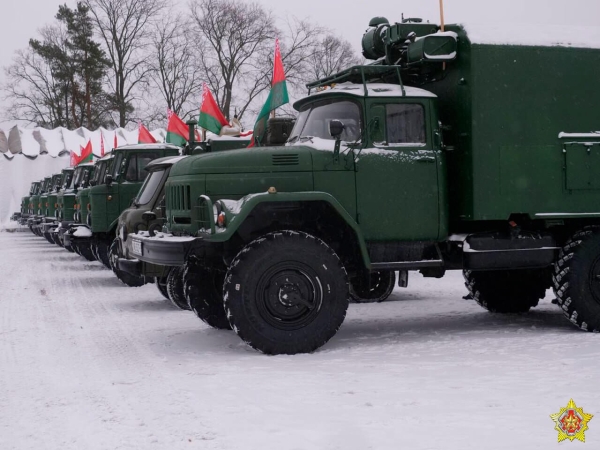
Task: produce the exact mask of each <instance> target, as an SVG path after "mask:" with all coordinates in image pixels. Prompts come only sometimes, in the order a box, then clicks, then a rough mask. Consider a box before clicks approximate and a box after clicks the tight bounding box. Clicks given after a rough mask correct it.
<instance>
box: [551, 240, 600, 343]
mask: <svg viewBox="0 0 600 450" xmlns="http://www.w3.org/2000/svg"><path fill="white" fill-rule="evenodd" d="M552 281H553V283H554V292H555V294H556V299H557V300H558V305H559V306H560V308H561V309H562V311H563V313H564V315H565V317H566V318H567V319H569V321H570V322H571V323H572V324H573V325H575V326H576V327H578V328H579V329H581V330H584V331H593V332H596V333H597V332H600V229H598V228H586V229H584V230H582V231H580V232H578V233H575V235H573V237H572V238H571V239H569V240H568V241H567V243H566V244H565V246H564V247H563V248H562V249H561V251H560V252H559V257H558V261H557V262H556V264H555V265H554V276H553V277H552Z"/></svg>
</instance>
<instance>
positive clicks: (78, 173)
mask: <svg viewBox="0 0 600 450" xmlns="http://www.w3.org/2000/svg"><path fill="white" fill-rule="evenodd" d="M83 172H84V169H83V167H78V168H77V169H76V170H75V175H74V176H73V184H72V185H71V188H72V189H75V188H76V187H79V186H80V185H81V180H82V179H83Z"/></svg>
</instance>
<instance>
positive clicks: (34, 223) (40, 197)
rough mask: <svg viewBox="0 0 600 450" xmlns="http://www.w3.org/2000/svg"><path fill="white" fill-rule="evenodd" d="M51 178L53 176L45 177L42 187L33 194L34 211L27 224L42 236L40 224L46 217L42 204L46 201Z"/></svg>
mask: <svg viewBox="0 0 600 450" xmlns="http://www.w3.org/2000/svg"><path fill="white" fill-rule="evenodd" d="M51 178H52V177H46V178H43V179H42V180H41V181H40V187H39V189H38V191H37V192H36V193H35V195H32V196H31V203H32V213H31V216H30V217H29V219H28V220H27V225H28V226H29V229H30V230H31V231H32V232H33V234H35V235H37V236H40V237H42V236H43V235H42V233H41V231H40V227H39V224H40V223H42V221H43V219H44V208H43V207H42V204H43V203H44V202H45V201H46V198H47V193H48V188H49V185H50V180H51Z"/></svg>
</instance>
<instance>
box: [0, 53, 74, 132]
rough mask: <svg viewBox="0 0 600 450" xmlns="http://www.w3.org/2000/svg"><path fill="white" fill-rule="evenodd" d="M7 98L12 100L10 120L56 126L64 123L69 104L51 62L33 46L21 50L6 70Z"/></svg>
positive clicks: (5, 85) (5, 89)
mask: <svg viewBox="0 0 600 450" xmlns="http://www.w3.org/2000/svg"><path fill="white" fill-rule="evenodd" d="M4 73H5V75H6V83H5V84H4V85H3V86H2V90H3V92H4V98H5V99H6V100H7V101H9V102H10V107H9V108H7V112H8V116H7V118H8V119H15V120H25V121H27V122H31V123H35V124H39V125H45V126H48V127H52V128H54V127H56V126H60V125H62V120H63V118H64V112H65V108H66V107H67V105H66V104H65V103H64V101H63V99H62V95H61V89H60V88H59V83H58V82H57V80H56V79H55V78H54V77H53V75H52V70H51V68H50V66H49V65H48V63H47V62H46V61H45V60H44V59H43V58H42V57H41V56H39V55H38V54H36V53H35V52H34V51H32V50H31V49H30V48H27V49H25V50H18V51H17V53H16V55H15V58H14V61H13V63H12V64H11V65H10V66H8V67H6V68H5V69H4Z"/></svg>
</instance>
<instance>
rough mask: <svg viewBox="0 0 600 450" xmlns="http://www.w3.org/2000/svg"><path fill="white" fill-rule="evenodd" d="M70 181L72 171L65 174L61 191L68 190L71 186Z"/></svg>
mask: <svg viewBox="0 0 600 450" xmlns="http://www.w3.org/2000/svg"><path fill="white" fill-rule="evenodd" d="M72 180H73V171H72V170H69V171H68V172H66V173H65V179H64V181H63V185H62V188H63V189H68V188H69V186H71V181H72Z"/></svg>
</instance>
